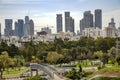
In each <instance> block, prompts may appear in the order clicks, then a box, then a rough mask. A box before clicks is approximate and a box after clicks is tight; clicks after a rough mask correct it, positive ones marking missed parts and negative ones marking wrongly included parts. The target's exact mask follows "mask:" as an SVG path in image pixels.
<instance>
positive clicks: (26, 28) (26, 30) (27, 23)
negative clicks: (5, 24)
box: [23, 16, 30, 37]
mask: <svg viewBox="0 0 120 80" xmlns="http://www.w3.org/2000/svg"><path fill="white" fill-rule="evenodd" d="M23 30H24V36H26V37H28V36H30V21H29V16H25V24H24V28H23Z"/></svg>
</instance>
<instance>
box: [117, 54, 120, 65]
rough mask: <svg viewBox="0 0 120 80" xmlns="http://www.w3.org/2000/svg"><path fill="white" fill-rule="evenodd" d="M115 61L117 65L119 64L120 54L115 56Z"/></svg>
mask: <svg viewBox="0 0 120 80" xmlns="http://www.w3.org/2000/svg"><path fill="white" fill-rule="evenodd" d="M116 61H117V63H118V65H120V54H119V55H118V56H117V57H116Z"/></svg>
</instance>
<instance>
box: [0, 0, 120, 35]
mask: <svg viewBox="0 0 120 80" xmlns="http://www.w3.org/2000/svg"><path fill="white" fill-rule="evenodd" d="M93 2H94V3H93ZM119 3H120V0H111V1H109V0H91V1H90V0H66V1H65V0H34V1H32V0H20V1H18V0H0V9H1V11H0V23H1V30H2V31H1V32H2V34H3V33H4V27H5V25H4V21H5V19H13V28H14V22H15V21H17V20H18V19H23V20H24V17H25V16H29V18H30V19H32V20H33V21H34V24H35V30H38V31H40V30H41V28H42V27H44V26H54V28H52V27H50V28H52V33H56V14H59V13H60V14H62V17H63V31H65V29H64V25H65V24H64V12H65V11H70V15H71V16H72V17H73V18H74V20H75V32H76V31H77V30H79V21H80V20H81V19H82V18H83V13H84V12H85V11H88V10H90V11H91V13H92V14H93V15H94V10H95V9H102V27H103V28H104V27H107V26H108V23H109V22H110V21H111V18H114V20H115V23H116V27H119V26H120V25H119V23H120V5H119Z"/></svg>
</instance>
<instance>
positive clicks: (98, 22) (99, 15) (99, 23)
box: [95, 9, 102, 29]
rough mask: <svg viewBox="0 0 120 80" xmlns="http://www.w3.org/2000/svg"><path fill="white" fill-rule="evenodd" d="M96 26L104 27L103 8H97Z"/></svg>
mask: <svg viewBox="0 0 120 80" xmlns="http://www.w3.org/2000/svg"><path fill="white" fill-rule="evenodd" d="M95 27H98V28H100V29H102V10H101V9H96V10H95Z"/></svg>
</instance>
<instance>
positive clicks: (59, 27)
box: [56, 14, 63, 33]
mask: <svg viewBox="0 0 120 80" xmlns="http://www.w3.org/2000/svg"><path fill="white" fill-rule="evenodd" d="M56 24H57V33H58V32H61V31H62V27H63V24H62V14H57V17H56Z"/></svg>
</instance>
